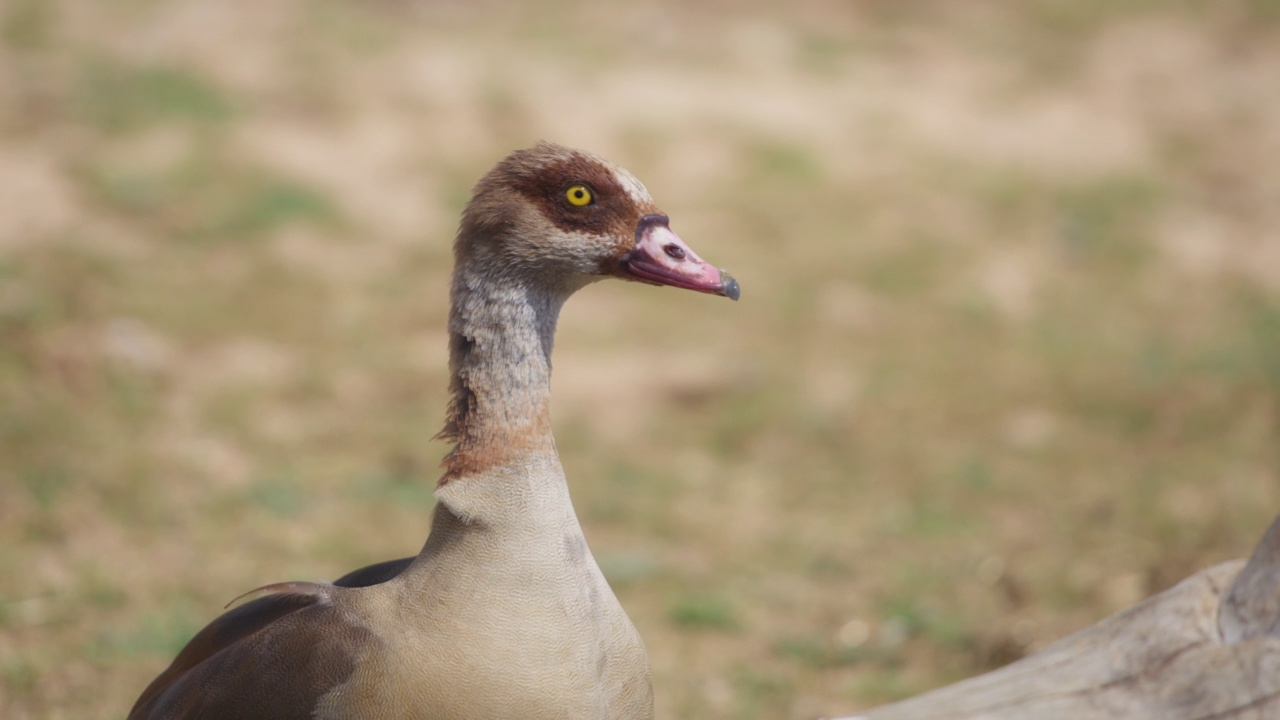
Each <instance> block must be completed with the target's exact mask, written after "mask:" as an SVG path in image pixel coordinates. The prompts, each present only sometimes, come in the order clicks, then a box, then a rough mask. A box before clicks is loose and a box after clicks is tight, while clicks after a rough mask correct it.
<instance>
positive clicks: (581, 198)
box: [564, 183, 596, 207]
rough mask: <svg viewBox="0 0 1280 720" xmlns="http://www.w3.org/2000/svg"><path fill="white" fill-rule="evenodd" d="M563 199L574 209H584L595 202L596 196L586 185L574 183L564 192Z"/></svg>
mask: <svg viewBox="0 0 1280 720" xmlns="http://www.w3.org/2000/svg"><path fill="white" fill-rule="evenodd" d="M564 199H565V200H568V201H569V204H570V205H572V206H574V207H586V206H588V205H590V204H591V203H593V202H595V201H596V196H595V193H593V192H591V188H589V187H587V186H586V185H583V184H582V183H574V184H573V185H570V186H569V187H568V189H566V190H565V191H564Z"/></svg>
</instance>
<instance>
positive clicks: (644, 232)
mask: <svg viewBox="0 0 1280 720" xmlns="http://www.w3.org/2000/svg"><path fill="white" fill-rule="evenodd" d="M622 274H623V276H625V277H628V278H630V279H632V280H639V281H640V282H646V283H651V284H653V285H670V286H671V287H678V288H684V289H686V290H696V291H698V292H704V293H710V294H712V295H723V296H724V297H727V298H729V299H730V300H737V299H738V296H739V294H740V291H739V289H738V281H737V280H734V279H733V276H732V275H730V274H729V273H727V272H725V271H723V270H719V269H717V268H715V267H713V266H711V265H710V264H708V263H707V261H705V260H703V259H702V258H700V257H698V254H697V253H695V252H694V251H693V250H692V249H691V248H690V247H689V246H688V245H686V244H685V243H684V241H683V240H681V239H680V236H679V235H676V234H675V233H674V232H672V231H671V228H670V227H669V225H668V220H667V216H666V215H645V216H644V217H642V218H640V223H639V224H638V225H637V226H636V246H635V248H634V249H633V250H632V251H631V252H629V253H627V255H626V257H624V258H623V259H622Z"/></svg>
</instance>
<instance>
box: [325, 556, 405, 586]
mask: <svg viewBox="0 0 1280 720" xmlns="http://www.w3.org/2000/svg"><path fill="white" fill-rule="evenodd" d="M415 559H416V558H411V557H407V558H400V559H399V560H387V561H385V562H380V563H374V564H373V565H368V566H366V567H362V568H360V569H359V570H352V571H351V572H349V573H347V574H346V575H343V576H342V577H340V578H338V579H337V580H334V581H333V584H334V585H337V586H338V587H351V588H360V587H369V586H370V585H378V584H381V583H384V582H386V581H388V580H390V579H391V578H393V577H395V576H397V575H399V574H400V573H402V572H404V571H405V568H407V567H409V565H410V564H412V563H413V561H414V560H415Z"/></svg>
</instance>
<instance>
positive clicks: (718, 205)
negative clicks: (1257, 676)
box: [0, 0, 1280, 720]
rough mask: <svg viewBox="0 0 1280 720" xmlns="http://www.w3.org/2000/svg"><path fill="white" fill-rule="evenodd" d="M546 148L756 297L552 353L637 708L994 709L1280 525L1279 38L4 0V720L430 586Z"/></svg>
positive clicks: (973, 25)
mask: <svg viewBox="0 0 1280 720" xmlns="http://www.w3.org/2000/svg"><path fill="white" fill-rule="evenodd" d="M538 138H546V139H549V140H554V141H558V142H562V143H566V144H570V145H576V146H581V147H584V148H588V149H591V150H594V151H596V152H599V153H601V154H603V155H605V156H607V157H609V158H611V159H614V160H615V161H617V162H619V163H620V164H623V165H624V166H626V167H628V168H629V169H631V170H632V171H634V172H635V173H636V174H637V175H638V176H639V177H641V178H642V179H643V180H644V181H645V183H646V184H647V185H648V186H649V188H650V190H651V191H652V193H653V195H654V196H655V197H656V198H657V199H658V201H659V204H660V205H661V206H662V207H663V208H664V209H665V210H666V211H667V212H668V213H669V214H670V215H671V216H672V218H673V224H674V227H675V228H676V229H677V231H678V232H680V233H681V235H682V236H683V237H684V238H685V239H686V240H687V241H689V242H690V243H691V245H692V246H693V247H695V248H696V249H697V250H698V251H699V253H700V254H702V255H703V256H704V257H707V258H709V259H710V260H711V261H712V262H715V263H717V264H719V265H722V266H725V267H728V268H729V269H730V270H731V271H733V272H734V274H735V275H736V276H737V277H738V278H739V279H740V280H741V281H742V285H743V288H744V294H743V301H742V302H741V303H738V304H734V303H728V302H724V301H722V300H716V299H712V298H707V297H702V296H695V295H691V294H688V293H679V292H675V291H670V290H665V291H664V290H657V289H654V288H648V287H642V286H624V285H621V284H616V283H614V284H605V285H600V286H594V287H592V288H590V289H588V290H586V291H584V292H583V293H582V296H581V297H579V298H577V299H575V300H574V301H573V302H572V303H571V304H570V306H569V307H568V309H567V311H566V315H565V317H564V319H563V321H562V323H561V334H560V341H559V343H558V348H557V356H556V362H557V366H556V377H555V399H554V408H555V409H554V413H555V421H556V433H557V440H558V444H559V448H560V451H561V454H562V458H563V461H564V464H565V466H566V469H567V471H568V473H569V477H570V480H571V483H572V484H573V492H574V498H575V503H576V505H577V508H578V511H579V514H580V515H581V518H582V521H583V524H584V526H585V528H586V531H587V535H588V538H589V539H590V541H591V545H592V548H593V551H594V552H595V554H596V556H597V558H598V560H599V561H600V563H601V565H602V567H603V568H604V569H605V571H606V574H607V575H608V576H609V577H610V579H611V581H612V582H613V584H614V586H615V589H616V590H617V592H618V595H619V597H620V598H621V600H622V603H623V605H624V606H625V607H626V608H627V610H628V612H629V613H630V614H631V616H632V618H633V619H634V620H635V622H636V624H637V626H638V627H639V628H640V631H641V634H642V635H643V636H644V638H645V640H646V643H647V644H648V647H649V651H650V656H651V660H652V664H653V668H654V681H655V689H656V693H657V702H658V714H659V716H660V717H670V718H735V719H737V718H740V719H750V718H780V717H788V718H813V717H818V716H821V715H823V714H832V713H838V712H848V711H852V710H854V709H856V708H859V707H865V706H868V705H871V704H876V703H881V702H884V701H888V700H892V699H895V698H899V697H902V696H905V695H909V694H914V693H917V692H920V691H923V690H925V689H928V688H930V687H933V686H936V685H939V684H942V683H946V682H950V681H954V680H957V679H959V678H962V677H965V676H969V675H972V674H976V673H979V672H981V671H983V670H986V669H989V668H993V667H996V666H998V665H1000V664H1003V663H1005V662H1008V661H1010V660H1012V659H1015V658H1017V657H1020V656H1021V655H1023V654H1025V653H1027V652H1029V651H1032V650H1034V649H1035V648H1037V647H1039V646H1041V645H1043V644H1044V643H1046V642H1048V641H1050V640H1052V639H1054V638H1057V637H1060V636H1062V635H1064V634H1066V633H1068V632H1070V631H1072V630H1075V629H1078V628H1080V627H1082V626H1084V625H1086V624H1088V623H1091V622H1093V621H1095V620H1097V619H1099V618H1101V617H1102V616H1104V615H1106V614H1108V613H1111V612H1113V611H1115V610H1118V609H1120V608H1121V607H1124V606H1127V605H1129V604H1130V603H1133V602H1134V601H1136V600H1138V599H1140V598H1141V597H1144V596H1146V595H1148V594H1151V593H1154V592H1156V591H1159V590H1162V589H1164V588H1166V587H1168V586H1169V585H1171V584H1173V583H1174V582H1176V581H1177V580H1179V579H1181V578H1182V577H1184V576H1185V575H1187V574H1189V573H1191V572H1192V571H1194V570H1196V569H1199V568H1202V567H1205V566H1208V565H1210V564H1212V563H1215V562H1218V561H1220V560H1224V559H1227V558H1232V557H1239V556H1243V555H1245V554H1247V553H1248V552H1249V550H1250V549H1251V548H1252V545H1253V543H1254V542H1255V541H1256V540H1257V538H1258V537H1259V536H1260V534H1261V532H1262V530H1263V528H1264V527H1265V525H1266V523H1267V522H1268V521H1269V520H1270V518H1271V517H1272V515H1273V514H1274V513H1275V512H1276V511H1277V509H1280V162H1277V160H1280V2H1276V0H1218V1H1217V2H1211V3H1210V2H1179V1H1176V0H1167V1H1165V2H1156V1H1154V0H1122V1H1116V0H1111V1H1107V2H1103V1H1101V0H1028V1H1027V2H1012V1H1008V2H995V1H987V2H981V1H977V0H975V1H974V2H965V3H952V2H941V1H938V2H894V1H891V0H882V1H880V2H874V1H864V2H843V3H842V2H835V1H834V0H796V1H795V2H789V3H786V4H785V5H782V6H775V5H774V4H771V3H765V2H754V3H752V2H748V3H727V2H710V1H708V2H700V3H681V2H675V0H652V1H643V2H631V3H617V2H580V1H578V0H559V1H556V2H545V3H527V4H526V3H502V2H493V1H488V2H486V1H482V2H461V1H459V0H439V1H436V2H431V1H426V0H377V1H375V2H364V3H355V2H340V1H339V0H272V1H271V2H261V3H230V2H222V3H218V2H208V1H200V0H185V1H184V0H173V1H161V0H67V1H63V2H57V1H54V0H6V2H4V3H3V4H0V715H3V716H4V717H5V718H10V719H12V720H20V719H25V718H76V719H77V720H79V719H85V718H118V717H122V716H123V715H124V713H125V712H126V711H127V709H128V707H129V706H130V704H131V703H132V701H133V699H134V698H135V697H136V695H137V694H138V692H139V691H140V690H141V689H142V687H143V686H144V685H145V684H146V683H147V682H148V681H149V680H150V679H151V678H152V677H153V676H154V675H155V674H156V673H157V672H158V671H159V670H161V669H162V668H163V667H164V666H165V665H166V664H167V663H168V662H169V660H170V659H171V658H172V656H173V654H174V653H175V652H176V651H177V650H178V649H179V648H180V647H181V645H182V644H183V643H184V642H185V641H186V640H187V639H188V638H189V636H190V635H191V634H192V633H193V632H195V631H196V630H197V629H199V628H200V627H201V626H202V625H203V624H204V623H206V622H207V621H208V620H210V619H212V618H213V617H214V616H215V615H216V614H217V613H218V612H219V611H220V609H221V607H222V606H223V604H224V603H226V602H227V601H228V600H230V599H231V598H233V597H235V596H236V595H237V594H239V593H240V592H242V591H245V590H248V589H250V588H253V587H256V586H258V585H261V584H263V583H267V582H271V581H277V580H285V579H321V578H333V577H336V576H337V575H339V574H341V573H343V572H345V571H347V570H349V569H351V568H353V567H356V566H358V565H361V564H364V563H368V562H372V561H376V560H382V559H386V558H390V557H393V556H400V555H404V554H409V553H412V552H414V551H416V550H417V549H418V547H419V546H420V543H421V541H422V539H423V538H424V537H425V535H426V531H427V526H428V519H429V517H430V507H431V504H432V502H433V501H432V496H431V488H432V486H433V484H434V481H435V479H436V477H437V470H436V464H437V462H438V460H439V458H440V456H441V455H442V453H443V447H441V446H440V444H438V443H433V442H431V441H430V438H431V436H432V435H433V434H434V433H435V432H436V431H437V430H438V429H439V427H440V424H441V414H442V410H443V406H444V398H443V395H444V393H443V390H444V387H445V382H446V372H447V370H446V353H445V347H444V344H445V340H444V332H443V326H444V320H445V316H446V312H447V308H446V283H447V277H448V273H449V269H450V262H451V259H450V249H449V245H450V242H451V238H452V235H453V231H454V226H455V223H456V218H457V214H458V212H459V210H460V209H461V205H462V203H463V202H464V201H465V199H466V197H467V194H468V192H469V188H470V185H471V183H472V182H474V180H475V179H476V178H478V177H479V176H480V175H481V174H482V173H483V172H484V171H485V170H486V169H487V168H488V167H489V166H490V165H491V164H492V163H493V162H495V161H496V160H497V159H498V158H500V157H501V156H502V155H504V154H506V153H507V152H508V151H509V150H511V149H513V148H515V147H521V146H526V145H529V144H531V143H532V142H534V141H535V140H537V139H538Z"/></svg>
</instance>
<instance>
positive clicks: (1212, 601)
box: [843, 517, 1280, 720]
mask: <svg viewBox="0 0 1280 720" xmlns="http://www.w3.org/2000/svg"><path fill="white" fill-rule="evenodd" d="M856 717H857V718H860V719H862V720H904V719H906V718H910V719H911V720H930V719H933V718H939V719H940V718H948V719H949V720H979V719H982V720H1012V719H1013V718H1018V719H1019V720H1022V719H1034V720H1058V719H1063V720H1065V719H1066V718H1071V719H1072V720H1080V719H1081V718H1135V719H1137V718H1144V719H1145V718H1151V719H1152V720H1155V719H1159V720H1255V719H1256V720H1266V719H1268V718H1270V719H1275V718H1280V517H1277V518H1276V520H1275V521H1274V522H1272V524H1271V527H1270V528H1269V529H1268V530H1267V533H1266V535H1265V536H1264V537H1263V539H1262V542H1261V543H1259V545H1258V547H1257V549H1256V550H1255V551H1254V553H1253V556H1252V557H1251V558H1250V559H1249V561H1248V562H1247V563H1245V562H1243V561H1239V560H1237V561H1234V562H1228V563H1223V564H1221V565H1217V566H1215V567H1212V568H1209V569H1208V570H1203V571H1201V572H1199V573H1196V574H1195V575H1192V576H1191V577H1189V578H1187V579H1186V580H1184V581H1182V582H1181V583H1179V584H1178V585H1176V586H1174V587H1172V588H1170V589H1168V590H1166V591H1165V592H1163V593H1160V594H1159V595H1156V596H1154V597H1151V598H1148V599H1147V600H1144V601H1143V602H1141V603H1139V604H1137V605H1135V606H1133V607H1131V608H1129V609H1128V610H1124V611H1122V612H1120V613H1117V614H1116V615H1113V616H1111V617H1109V618H1107V619H1105V620H1103V621H1102V622H1099V623H1098V624H1096V625H1093V626H1091V627H1089V628H1086V629H1084V630H1081V631H1080V632H1077V633H1075V634H1074V635H1070V636H1068V637H1066V638H1064V639H1062V640H1059V641H1058V642H1056V643H1054V644H1052V645H1050V646H1048V647H1046V648H1044V649H1043V650H1040V651H1039V652H1036V653H1034V654H1032V655H1028V656H1027V657H1025V658H1023V659H1021V660H1019V661H1017V662H1015V663H1012V664H1010V665H1007V666H1005V667H1003V668H1000V669H998V670H995V671H992V672H990V673H987V674H985V675H981V676H979V677H976V678H971V679H969V680H965V681H963V682H960V683H957V684H955V685H951V686H948V687H945V688H941V689H939V690H934V691H932V692H929V693H926V694H924V695H920V696H917V697H914V698H910V699H908V700H903V701H901V702H897V703H893V704H891V705H886V706H884V707H880V708H876V709H875V710H871V711H868V712H866V713H864V714H862V715H859V716H856ZM843 720H853V718H845V719H843Z"/></svg>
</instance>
